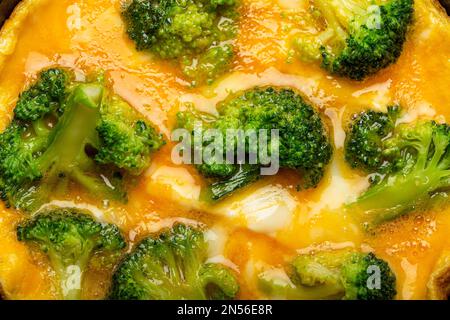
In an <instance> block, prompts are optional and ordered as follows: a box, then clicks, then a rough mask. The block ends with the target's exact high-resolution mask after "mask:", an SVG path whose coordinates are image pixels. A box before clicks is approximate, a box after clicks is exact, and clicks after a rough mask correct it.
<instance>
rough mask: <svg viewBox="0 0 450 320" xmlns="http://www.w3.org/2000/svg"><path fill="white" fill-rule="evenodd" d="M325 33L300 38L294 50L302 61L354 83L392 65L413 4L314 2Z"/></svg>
mask: <svg viewBox="0 0 450 320" xmlns="http://www.w3.org/2000/svg"><path fill="white" fill-rule="evenodd" d="M312 6H313V8H314V9H315V12H316V13H319V14H320V18H321V19H322V20H323V21H324V23H325V26H326V27H325V29H324V30H322V31H321V32H319V33H317V34H315V35H311V36H300V37H297V38H296V39H295V40H294V47H295V49H296V51H297V53H298V54H299V56H300V57H301V58H302V59H304V60H320V59H321V60H322V67H323V68H325V69H326V70H328V71H330V72H331V73H333V74H336V75H338V76H342V77H347V78H350V79H353V80H363V79H364V78H366V77H368V76H370V75H372V74H374V73H376V72H378V71H379V70H381V69H384V68H386V67H387V66H389V65H391V64H393V63H395V62H396V61H397V59H398V58H399V56H400V55H401V52H402V50H403V44H404V42H405V41H406V35H407V32H408V28H409V26H410V25H411V23H412V18H413V12H414V1H413V0H389V1H386V2H384V1H365V0H334V1H331V2H330V1H325V0H314V1H313V2H312Z"/></svg>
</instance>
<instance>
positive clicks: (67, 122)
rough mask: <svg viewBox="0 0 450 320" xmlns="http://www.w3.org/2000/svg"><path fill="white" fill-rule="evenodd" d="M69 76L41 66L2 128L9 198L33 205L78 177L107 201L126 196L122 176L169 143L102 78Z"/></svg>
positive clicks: (2, 185)
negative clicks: (83, 80) (72, 80)
mask: <svg viewBox="0 0 450 320" xmlns="http://www.w3.org/2000/svg"><path fill="white" fill-rule="evenodd" d="M67 79H70V76H69V74H68V72H67V71H66V70H63V69H49V70H45V71H43V72H41V74H40V76H39V78H38V80H37V82H36V83H34V84H33V85H32V86H31V87H30V89H28V90H26V91H25V92H24V93H23V94H21V95H20V98H19V101H18V103H17V106H16V109H15V117H14V120H13V122H12V123H11V124H10V126H9V127H8V128H7V129H6V130H5V132H3V133H2V134H0V191H1V192H0V193H1V195H2V197H3V199H4V200H6V201H7V204H8V205H13V206H14V207H16V208H20V209H23V210H25V211H33V210H35V209H37V208H38V207H39V206H40V205H42V204H43V203H45V202H48V201H49V199H50V198H51V197H53V196H61V195H64V194H66V192H67V190H68V188H69V186H71V185H73V184H76V185H78V186H80V187H82V189H84V190H86V191H88V192H89V193H90V194H92V195H96V196H99V197H103V198H102V200H103V199H114V200H119V201H126V192H125V191H124V189H123V183H122V178H123V177H124V176H125V175H127V174H130V175H139V174H140V173H141V172H142V171H143V170H144V169H145V168H146V167H147V166H148V163H149V160H150V156H151V154H152V153H153V152H154V151H155V150H157V149H159V148H160V147H161V146H162V144H163V140H162V139H161V137H160V136H159V135H157V134H156V132H155V131H154V129H153V128H152V127H151V126H149V125H148V124H147V123H146V122H145V121H144V120H143V119H142V116H141V115H139V114H138V113H137V112H136V111H135V110H134V109H133V108H132V107H131V106H129V105H128V104H127V103H126V102H124V101H123V100H122V99H120V98H119V97H117V96H114V95H111V96H110V95H109V94H108V92H107V89H106V88H105V87H104V85H103V84H101V83H98V82H93V83H69V82H68V80H67ZM66 80H67V81H66ZM37 88H39V90H38V89H37ZM46 90H47V91H46ZM55 96H58V98H54V97H55ZM36 97H38V98H36ZM42 97H44V98H42ZM52 97H53V98H52ZM51 99H53V100H52V102H51V103H49V102H48V101H49V100H51Z"/></svg>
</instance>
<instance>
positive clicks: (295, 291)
mask: <svg viewBox="0 0 450 320" xmlns="http://www.w3.org/2000/svg"><path fill="white" fill-rule="evenodd" d="M258 285H259V287H260V288H261V290H262V291H263V292H265V293H266V294H268V295H269V296H270V297H276V298H283V299H288V300H319V299H341V298H342V297H343V296H344V294H345V289H344V287H343V285H342V283H340V282H338V281H337V282H335V283H333V284H326V285H325V284H324V285H320V286H312V287H308V286H304V285H300V284H299V285H294V284H293V283H292V282H291V281H290V280H288V279H284V278H273V277H268V276H267V275H266V274H262V275H260V276H259V278H258Z"/></svg>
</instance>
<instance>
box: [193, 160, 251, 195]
mask: <svg viewBox="0 0 450 320" xmlns="http://www.w3.org/2000/svg"><path fill="white" fill-rule="evenodd" d="M259 177H260V167H259V166H256V165H239V169H238V170H237V171H236V173H235V174H234V175H232V176H231V177H230V178H228V179H226V180H222V181H217V182H214V183H212V184H211V185H210V186H209V187H208V188H207V189H206V190H205V191H202V193H203V194H202V196H201V197H202V198H203V199H207V200H208V199H209V200H213V201H217V200H220V199H222V198H224V197H226V196H229V195H230V194H231V193H232V192H234V191H235V190H237V189H240V188H242V187H245V186H247V185H249V184H251V183H252V182H254V181H256V180H258V179H259Z"/></svg>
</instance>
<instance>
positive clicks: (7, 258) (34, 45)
mask: <svg viewBox="0 0 450 320" xmlns="http://www.w3.org/2000/svg"><path fill="white" fill-rule="evenodd" d="M433 1H434V0H416V18H415V25H414V28H413V30H412V32H411V34H410V36H409V38H408V41H407V44H406V46H405V49H404V52H403V54H402V56H401V58H400V59H399V61H398V63H396V64H395V65H393V66H391V67H389V68H387V69H386V70H383V71H381V72H380V73H379V74H377V75H376V76H374V77H372V78H370V79H368V80H366V81H364V82H361V83H356V82H352V81H349V80H345V79H337V78H334V77H332V76H330V75H329V74H327V73H326V72H325V71H323V70H321V69H320V68H319V67H318V66H317V65H314V64H307V63H303V62H301V61H296V60H295V59H290V55H289V43H290V37H291V36H292V35H293V34H295V33H296V32H300V31H304V30H305V28H306V27H305V25H304V24H301V23H300V24H299V23H297V22H296V21H298V19H292V20H289V19H285V18H283V17H284V16H285V15H284V13H286V12H293V13H295V14H296V17H301V15H302V12H304V10H306V9H307V1H303V0H298V1H297V0H296V1H293V0H290V1H288V0H243V1H242V2H243V7H242V13H243V15H245V19H242V21H241V22H240V30H241V32H240V33H239V36H238V38H237V41H236V49H237V52H238V54H237V57H236V59H235V62H234V67H233V69H232V70H231V71H230V73H229V74H227V75H225V76H223V77H222V78H221V79H218V81H217V82H216V83H215V84H214V85H212V86H210V87H200V88H190V87H189V86H187V85H186V82H185V81H184V80H183V78H182V75H181V73H180V71H179V70H178V69H177V68H176V67H175V66H173V65H172V64H171V63H169V62H162V61H158V60H157V59H154V58H153V57H152V56H151V55H149V54H147V53H145V52H136V50H135V49H134V46H133V43H132V42H131V41H130V40H129V39H128V38H127V37H126V35H125V32H124V26H123V23H122V20H121V18H120V8H121V1H119V0H59V1H49V0H23V1H22V2H21V5H20V6H19V7H18V8H17V9H16V11H15V13H14V14H13V16H12V18H11V19H10V20H9V21H8V22H7V23H6V25H5V27H4V28H3V29H2V31H1V32H0V70H1V73H0V105H1V108H0V129H2V128H4V127H5V126H6V125H7V124H8V123H9V121H10V119H11V114H12V113H11V111H12V110H13V108H14V106H15V103H16V100H17V96H18V94H19V93H20V91H21V90H22V89H23V88H24V87H25V86H26V85H27V84H28V83H29V82H30V81H31V79H33V77H34V75H35V74H36V72H37V71H39V70H40V69H42V68H45V67H48V66H53V65H61V66H65V67H69V68H71V69H73V70H74V71H75V72H76V75H77V78H78V79H80V80H81V79H83V78H84V77H85V75H87V74H89V73H91V72H93V71H96V70H99V69H102V70H105V72H106V76H107V77H108V78H109V79H110V80H111V83H112V84H113V88H114V90H115V91H116V93H118V94H119V95H121V96H122V97H123V98H124V99H126V100H127V101H128V102H129V103H130V104H132V105H133V106H134V107H135V108H136V109H138V110H139V111H140V112H142V113H143V114H144V115H145V116H146V117H147V118H148V119H149V120H150V121H152V122H153V123H154V124H155V126H157V128H158V129H159V130H160V131H161V132H162V133H163V134H165V135H166V136H169V133H170V130H171V128H172V127H173V124H174V119H175V113H176V112H177V111H178V110H179V109H180V108H183V105H184V104H185V103H188V102H190V103H194V104H195V106H196V107H197V108H198V109H200V110H202V111H205V112H209V113H212V114H215V113H216V112H217V110H216V105H217V103H219V102H220V101H222V100H223V99H225V98H226V97H227V95H228V94H229V93H230V92H236V91H241V90H245V89H249V88H252V87H254V86H268V85H273V86H288V87H293V88H295V89H296V90H297V91H298V92H300V93H301V94H303V95H304V96H305V97H306V98H308V99H309V100H311V102H312V103H313V104H315V105H316V106H317V107H318V108H319V110H320V111H322V112H323V113H324V118H325V119H327V121H328V122H329V123H330V132H331V133H332V135H333V137H334V144H335V147H336V151H335V154H334V158H333V163H332V164H331V165H330V167H329V170H328V172H327V174H326V177H325V178H324V180H323V182H322V183H321V184H320V185H319V187H318V188H317V189H314V190H304V191H301V192H297V191H296V190H295V187H296V184H297V183H298V177H296V176H295V175H294V174H292V173H290V172H285V171H282V172H280V174H279V175H277V176H276V177H266V178H264V179H263V180H262V181H260V182H258V183H255V184H254V185H252V186H249V187H248V188H246V189H245V190H242V192H240V193H239V194H236V195H235V196H233V197H232V198H230V199H228V200H225V202H223V203H222V204H219V205H207V204H204V203H202V202H201V201H199V200H198V199H199V195H200V191H201V188H202V187H203V186H204V185H205V181H204V180H203V179H202V178H201V177H200V176H199V175H198V174H197V172H196V171H195V169H194V168H192V167H191V166H187V165H181V166H176V165H175V164H174V163H173V162H172V161H171V149H172V147H173V144H172V143H168V144H167V145H166V146H165V147H164V148H163V149H162V150H160V151H159V152H158V153H157V154H156V155H155V157H154V161H153V164H152V166H151V168H150V169H149V171H148V172H147V174H145V175H144V177H143V178H142V181H140V182H139V183H138V185H137V186H136V188H135V189H134V190H132V191H131V192H130V193H129V203H128V204H126V205H118V204H115V203H100V204H99V203H97V202H95V201H94V200H93V199H91V198H89V197H87V196H86V195H83V194H82V193H78V192H76V190H75V191H74V194H70V195H67V197H66V198H65V199H58V201H59V202H56V203H54V204H60V205H61V204H63V205H70V206H77V207H82V208H85V209H94V210H92V212H93V213H94V214H95V216H96V217H98V218H100V219H105V220H106V221H109V222H113V223H116V224H117V225H118V226H119V227H120V228H121V229H122V230H123V231H124V233H125V234H126V235H127V237H128V239H129V240H130V241H131V242H132V243H134V242H136V241H139V240H140V239H141V238H142V237H144V236H146V235H148V234H149V233H151V232H156V231H158V230H159V229H161V228H164V227H167V226H170V225H172V224H173V223H174V222H175V221H182V222H184V223H202V224H203V225H207V226H208V227H209V231H208V232H207V240H208V242H209V244H210V245H209V247H210V252H209V258H210V261H212V262H220V263H225V264H226V265H228V266H230V267H232V268H233V269H234V270H236V272H238V274H239V282H240V283H241V293H240V298H261V295H260V294H259V293H258V290H257V287H256V285H255V283H254V278H255V277H254V275H255V272H256V269H257V268H259V267H260V266H261V265H266V266H268V269H267V270H272V271H271V272H272V276H277V277H279V278H280V279H281V278H282V274H281V273H280V272H279V271H280V270H281V269H280V268H282V265H283V264H284V263H285V262H286V261H288V260H289V258H291V257H292V256H293V255H294V254H295V253H296V252H302V251H305V250H309V249H310V248H315V247H316V246H318V245H320V246H325V247H332V248H340V247H347V246H351V247H355V248H362V249H363V250H367V251H375V253H376V254H377V255H379V256H380V257H382V258H384V259H386V260H387V261H388V262H389V263H390V265H391V266H392V267H393V269H394V271H395V272H396V275H397V279H398V292H399V294H398V298H400V299H420V298H425V297H426V294H427V291H426V284H427V281H428V278H429V275H430V271H431V270H432V268H433V265H434V264H435V262H436V261H437V259H438V257H439V256H440V253H441V251H442V250H443V249H445V248H446V247H448V243H449V242H448V241H445V239H446V238H447V237H448V233H449V232H450V218H449V216H450V215H449V214H448V213H449V210H447V209H445V210H443V209H442V210H434V211H433V212H427V213H423V214H420V215H410V216H408V217H405V218H402V219H399V220H398V221H395V222H393V223H390V224H387V225H385V226H383V227H382V228H380V230H378V232H377V234H376V235H368V234H366V233H365V232H364V230H362V229H361V227H360V226H359V225H358V224H356V223H355V222H354V221H353V219H352V217H351V214H349V213H346V212H344V211H343V210H341V209H340V208H341V205H342V204H343V203H345V201H347V200H348V199H349V198H351V197H354V196H356V195H357V194H358V193H359V192H360V191H361V190H363V189H364V188H365V187H366V186H367V179H366V177H364V176H360V175H359V174H358V173H356V172H353V171H351V170H350V169H349V168H348V167H347V166H346V165H345V163H344V161H343V156H342V147H343V143H344V140H345V133H344V132H343V130H342V128H343V125H344V124H343V120H344V119H345V117H346V116H348V115H349V114H352V113H354V112H358V111H360V110H362V109H365V108H367V107H372V108H376V109H380V110H381V109H383V108H384V107H385V106H386V105H387V104H393V103H400V104H402V105H403V106H407V113H406V115H405V116H404V117H403V118H402V119H401V121H402V122H410V121H414V120H416V119H422V118H433V119H436V120H438V121H443V120H445V119H449V116H450V111H449V110H450V109H449V108H448V106H449V105H450V92H449V90H448V84H449V83H450V59H449V57H450V46H449V45H448V43H447V42H446V41H443V40H442V39H448V38H449V37H450V22H449V18H448V17H447V16H446V15H445V14H444V13H443V11H442V10H441V9H439V8H438V7H437V6H436V4H435V2H433ZM49 21H51V23H50V24H49V23H48V22H49ZM74 199H75V200H74ZM0 206H1V205H0ZM92 206H94V207H92ZM21 219H23V216H22V215H21V214H19V213H17V212H14V211H12V210H9V209H6V208H3V207H1V208H0V237H1V239H2V242H1V247H0V283H1V284H2V286H3V289H4V291H5V292H6V293H7V295H8V297H11V298H18V299H21V298H24V299H29V298H57V297H58V292H57V289H55V286H54V284H53V281H52V279H53V278H52V272H51V269H50V268H49V265H48V263H47V260H46V259H45V258H44V257H43V256H35V255H34V254H32V253H31V252H30V251H29V250H28V249H27V248H26V246H24V245H23V244H22V243H19V242H17V240H16V238H15V226H16V224H17V223H18V222H19V221H20V220H21ZM277 270H278V271H277ZM108 278H109V273H108V272H107V271H105V272H104V273H101V272H100V273H95V274H93V275H89V277H88V279H87V286H88V289H87V290H86V293H85V297H87V298H99V297H102V295H103V293H104V291H105V290H106V285H105V283H106V284H107V283H108V281H107V279H108ZM56 287H57V286H56Z"/></svg>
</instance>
